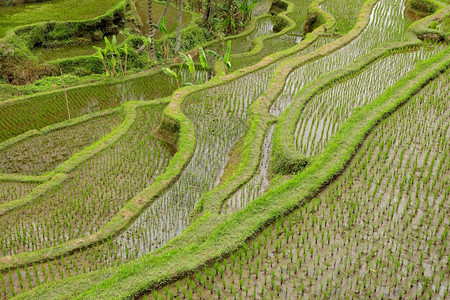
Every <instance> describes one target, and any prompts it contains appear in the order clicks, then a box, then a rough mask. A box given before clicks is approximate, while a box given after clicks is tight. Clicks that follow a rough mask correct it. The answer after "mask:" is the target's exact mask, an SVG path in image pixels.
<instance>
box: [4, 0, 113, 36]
mask: <svg viewBox="0 0 450 300" xmlns="http://www.w3.org/2000/svg"><path fill="white" fill-rule="evenodd" d="M119 2H120V0H101V1H98V0H83V1H80V0H53V1H48V2H44V3H36V4H28V5H21V6H9V7H0V37H3V36H4V35H5V34H6V32H7V31H9V30H10V29H12V28H14V27H17V26H22V25H29V24H32V23H37V22H45V21H75V20H87V19H91V18H95V17H97V16H99V15H102V14H104V13H105V12H107V11H108V10H110V9H111V8H113V7H114V6H115V5H116V4H118V3H119Z"/></svg>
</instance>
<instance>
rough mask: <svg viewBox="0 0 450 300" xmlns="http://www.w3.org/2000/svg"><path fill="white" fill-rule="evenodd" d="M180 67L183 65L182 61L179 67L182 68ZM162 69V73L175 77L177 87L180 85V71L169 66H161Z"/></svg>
mask: <svg viewBox="0 0 450 300" xmlns="http://www.w3.org/2000/svg"><path fill="white" fill-rule="evenodd" d="M182 67H183V63H181V66H180V68H182ZM162 71H163V72H164V74H166V75H168V76H170V77H173V78H174V79H175V81H176V82H177V86H178V87H180V86H181V72H175V71H174V70H172V69H171V68H163V69H162Z"/></svg>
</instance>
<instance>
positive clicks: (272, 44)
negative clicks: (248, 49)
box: [232, 0, 312, 71]
mask: <svg viewBox="0 0 450 300" xmlns="http://www.w3.org/2000/svg"><path fill="white" fill-rule="evenodd" d="M290 2H292V3H294V10H293V11H292V12H291V13H290V14H289V15H288V16H289V18H291V19H292V20H293V21H294V22H295V23H296V24H297V25H296V26H295V28H294V29H292V30H291V31H289V33H288V34H284V35H281V36H277V37H273V38H270V39H266V40H264V47H263V49H262V50H261V51H260V52H259V53H257V54H256V55H252V56H250V57H248V56H243V57H236V58H234V60H233V65H232V70H233V71H234V70H238V69H241V68H245V67H247V66H251V65H254V64H256V63H257V62H259V61H260V60H262V59H263V58H264V57H266V56H268V55H270V54H273V53H276V52H279V51H282V50H287V49H289V48H292V47H294V46H295V45H297V44H298V43H300V42H301V40H302V36H303V25H304V23H305V21H306V17H307V8H308V6H309V5H310V4H311V2H312V0H305V1H300V0H292V1H290Z"/></svg>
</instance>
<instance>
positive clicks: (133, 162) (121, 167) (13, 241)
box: [0, 105, 171, 256]
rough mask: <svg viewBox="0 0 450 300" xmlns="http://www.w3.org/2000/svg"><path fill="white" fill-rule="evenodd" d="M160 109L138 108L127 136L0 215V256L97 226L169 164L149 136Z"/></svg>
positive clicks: (68, 237)
mask: <svg viewBox="0 0 450 300" xmlns="http://www.w3.org/2000/svg"><path fill="white" fill-rule="evenodd" d="M163 109H164V105H160V106H147V107H144V108H139V109H138V117H137V120H136V122H135V123H134V124H133V125H132V128H131V129H130V132H129V133H127V134H126V135H125V136H124V137H122V138H121V139H119V141H117V142H116V143H115V144H113V145H112V146H111V147H110V148H108V149H106V150H105V151H102V152H101V153H100V154H98V155H97V156H95V157H93V158H92V159H90V160H88V161H86V162H85V163H83V164H82V165H81V166H79V167H78V168H76V169H75V170H73V171H72V172H70V173H69V179H68V180H67V181H65V182H64V183H63V184H61V185H60V186H58V187H56V188H55V189H54V190H51V191H49V192H47V193H45V194H44V195H42V196H41V197H39V198H38V199H36V200H35V201H34V202H33V203H31V204H28V205H26V206H24V207H21V208H19V209H17V210H14V211H11V212H10V213H8V214H6V215H3V216H0V228H2V230H1V231H0V254H1V255H3V256H5V255H14V254H17V253H22V252H29V251H35V250H39V249H44V248H48V247H51V246H54V245H58V244H61V243H63V242H66V241H69V240H71V239H75V238H79V237H85V236H88V235H89V234H91V233H93V232H96V231H98V230H99V229H100V228H102V226H103V225H104V224H105V223H106V222H108V221H109V220H110V218H111V217H112V216H113V215H115V214H116V213H117V212H118V211H119V210H120V209H121V208H122V207H123V206H124V205H125V204H126V203H127V202H128V201H129V200H130V199H131V198H132V197H134V196H135V195H136V194H137V193H138V192H140V191H142V190H143V189H145V188H146V187H148V186H149V185H150V184H151V183H152V182H153V180H154V178H155V176H157V175H158V174H160V173H162V172H164V169H165V167H166V166H167V164H168V163H169V161H170V159H171V152H170V149H169V148H168V146H167V145H166V143H164V142H162V141H160V140H158V139H156V138H154V137H153V136H152V135H151V132H152V131H153V130H155V128H156V127H157V126H158V124H159V119H160V116H161V113H162V110H163Z"/></svg>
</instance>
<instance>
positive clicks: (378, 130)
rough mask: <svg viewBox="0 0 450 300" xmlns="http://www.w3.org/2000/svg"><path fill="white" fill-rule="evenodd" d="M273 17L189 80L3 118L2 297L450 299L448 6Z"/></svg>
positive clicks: (374, 2)
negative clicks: (221, 61) (225, 60)
mask: <svg viewBox="0 0 450 300" xmlns="http://www.w3.org/2000/svg"><path fill="white" fill-rule="evenodd" d="M419 4H420V5H419ZM277 5H278V8H277V9H278V10H280V11H281V12H279V13H278V15H277V16H275V17H274V16H270V14H269V13H268V12H269V8H270V2H269V1H265V2H261V3H260V4H259V5H258V6H257V9H256V10H255V13H254V15H253V19H252V20H251V22H250V23H249V25H248V26H247V28H246V29H245V30H244V31H243V32H242V33H240V34H238V35H236V36H230V37H226V38H225V39H224V41H222V42H221V41H215V42H210V43H208V44H206V45H204V47H205V48H206V49H214V50H216V51H218V52H219V53H224V48H223V47H224V45H225V44H226V43H225V42H227V41H228V40H230V41H231V43H232V45H233V47H232V51H231V53H230V57H231V69H230V70H228V72H224V71H223V70H224V69H220V68H219V67H217V66H216V68H214V72H213V74H212V73H211V71H209V70H197V71H196V72H194V74H191V72H190V71H189V70H187V69H183V70H182V72H181V75H180V76H182V77H183V79H182V80H183V81H192V83H193V85H188V86H184V87H179V85H178V84H177V82H176V81H175V80H174V79H172V78H170V77H168V76H167V75H166V74H165V73H163V72H162V71H160V70H158V69H155V70H152V71H148V72H144V73H143V74H135V75H133V76H130V77H128V78H124V79H111V80H110V82H108V83H106V84H105V83H101V84H89V85H85V86H80V87H75V88H71V89H69V90H68V91H67V92H68V103H69V107H67V102H66V99H65V95H64V93H62V92H59V93H58V92H56V93H55V92H52V93H43V94H41V95H37V96H33V97H26V98H22V99H14V100H9V101H4V102H2V103H0V272H1V273H0V296H1V297H2V298H5V299H10V298H17V299H75V298H76V299H124V298H134V299H222V298H223V299H303V298H308V299H309V298H311V299H349V298H352V299H353V298H357V299H382V298H383V299H388V298H389V299H391V298H392V299H447V298H448V294H449V289H450V287H449V284H450V281H449V279H448V274H449V266H448V261H449V251H448V241H449V238H448V227H449V223H450V220H449V214H448V207H449V199H450V185H449V176H450V164H449V161H450V160H449V159H448V152H449V146H450V144H449V142H448V141H449V139H450V123H449V120H450V101H449V99H450V90H449V86H450V84H449V83H450V82H449V78H450V77H449V75H450V73H449V66H450V49H449V47H448V42H449V35H448V32H445V31H443V30H440V28H443V27H444V26H440V24H441V22H445V20H446V18H448V17H449V16H450V6H449V4H448V3H446V2H445V1H437V0H420V1H419V0H417V1H416V0H414V1H406V2H405V1H404V0H351V1H337V0H311V1H296V0H292V1H284V2H283V4H280V3H278V4H277ZM411 5H412V7H416V9H419V8H420V7H422V8H423V7H425V8H429V10H428V11H426V12H423V17H422V18H419V19H417V20H411V19H409V18H408V17H407V16H408V15H410V13H411V12H410V11H408V10H407V9H406V8H407V7H411ZM280 20H281V22H283V23H284V27H282V28H281V30H280V31H278V32H275V31H274V30H273V27H274V26H275V24H276V23H277V22H280ZM226 73H227V74H226ZM68 109H69V110H70V113H71V115H72V118H71V119H69V118H68Z"/></svg>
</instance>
